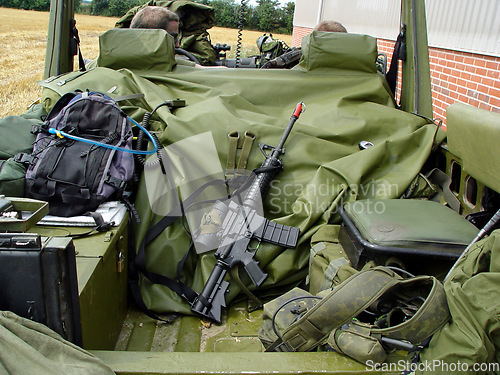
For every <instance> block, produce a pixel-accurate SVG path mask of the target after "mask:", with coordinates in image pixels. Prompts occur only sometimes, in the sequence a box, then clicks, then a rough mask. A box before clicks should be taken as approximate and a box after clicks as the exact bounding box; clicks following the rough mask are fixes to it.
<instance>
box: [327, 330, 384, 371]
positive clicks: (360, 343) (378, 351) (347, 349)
mask: <svg viewBox="0 0 500 375" xmlns="http://www.w3.org/2000/svg"><path fill="white" fill-rule="evenodd" d="M371 328H372V327H371V326H370V325H361V324H357V325H346V326H344V327H342V328H338V329H334V330H333V331H332V333H331V334H330V336H329V337H328V340H327V344H328V345H329V346H330V347H331V348H333V349H334V350H335V351H337V352H340V353H343V354H345V355H348V356H349V357H351V358H354V359H355V360H356V361H358V362H361V363H369V361H371V363H383V362H385V360H386V359H387V353H386V351H385V349H384V346H383V345H382V343H381V342H380V341H379V338H377V337H374V336H372V330H371Z"/></svg>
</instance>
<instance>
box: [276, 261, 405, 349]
mask: <svg viewBox="0 0 500 375" xmlns="http://www.w3.org/2000/svg"><path fill="white" fill-rule="evenodd" d="M397 279H400V276H398V275H397V274H396V273H395V272H393V271H391V270H390V269H388V268H384V267H376V268H373V269H371V270H367V271H361V272H359V273H357V274H355V275H353V276H351V277H350V278H348V279H347V280H346V281H344V282H343V283H342V284H340V285H338V286H337V287H336V288H335V289H333V290H332V291H331V292H330V294H328V295H327V296H326V297H325V298H323V299H322V300H321V301H320V302H318V304H317V305H316V306H314V307H313V308H312V309H310V310H309V311H308V312H307V313H306V314H305V315H304V316H303V317H302V318H301V319H299V320H298V321H297V322H295V323H293V324H292V325H291V326H289V327H288V328H287V329H286V330H285V331H284V332H283V335H282V340H283V343H284V344H285V345H284V347H286V348H287V349H288V350H289V351H294V352H295V351H301V352H304V351H309V350H312V349H314V348H316V347H317V346H318V345H319V344H320V343H321V342H323V341H324V340H325V339H326V338H327V337H328V335H329V334H330V332H331V331H332V330H333V329H334V328H337V327H340V326H342V325H344V324H345V323H347V322H348V321H350V320H351V319H352V318H353V317H356V316H358V315H359V313H361V312H362V311H363V310H365V309H366V308H368V306H370V305H371V303H372V302H373V301H375V300H377V299H378V298H379V297H380V296H382V295H383V293H384V292H385V290H386V289H387V288H388V287H391V286H393V285H395V284H396V282H397Z"/></svg>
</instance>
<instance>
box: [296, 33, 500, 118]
mask: <svg viewBox="0 0 500 375" xmlns="http://www.w3.org/2000/svg"><path fill="white" fill-rule="evenodd" d="M309 32H311V29H309V28H305V27H294V30H293V35H292V45H293V46H300V40H301V39H302V37H303V36H305V35H307V34H308V33H309ZM393 48H394V41H390V40H383V39H379V40H378V49H379V52H383V53H385V54H386V55H387V57H388V61H389V64H390V61H391V57H392V51H393ZM429 61H430V69H431V85H432V99H433V107H434V117H436V118H441V119H443V120H444V119H445V115H446V108H447V107H448V106H449V105H450V104H453V103H455V102H460V103H465V104H469V105H472V106H475V107H479V108H484V109H486V110H488V111H493V112H497V113H500V57H492V56H486V55H478V54H473V53H468V52H459V51H453V50H446V49H442V48H434V47H430V48H429ZM400 72H401V70H400Z"/></svg>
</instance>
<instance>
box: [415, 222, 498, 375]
mask: <svg viewBox="0 0 500 375" xmlns="http://www.w3.org/2000/svg"><path fill="white" fill-rule="evenodd" d="M499 282H500V230H496V231H494V232H493V233H492V234H491V235H490V236H489V237H488V238H485V239H483V240H481V241H479V242H477V243H476V244H474V245H473V246H472V247H471V249H470V250H469V252H468V253H467V255H466V256H465V257H464V258H463V259H462V260H461V261H460V262H459V263H458V264H457V265H456V267H455V268H454V270H453V272H452V273H451V274H450V276H448V278H447V280H446V282H445V283H444V289H445V291H446V299H447V302H448V306H449V308H450V314H451V319H450V321H449V322H448V323H447V324H446V325H445V326H444V327H443V328H442V329H441V330H440V331H439V332H437V333H436V334H435V335H434V336H433V338H432V340H431V341H430V343H429V346H428V347H427V348H426V349H424V350H423V351H422V352H421V353H420V362H419V363H417V364H416V368H417V369H418V371H417V372H416V373H417V374H419V375H421V374H426V375H427V374H429V375H430V374H435V373H437V372H439V374H443V375H448V374H450V375H451V374H498V373H499V371H500V368H499V365H498V364H499V363H500V288H499ZM459 363H460V364H461V365H460V366H459V365H458V364H459ZM427 364H438V366H437V367H434V366H430V367H429V366H427V367H426V365H427ZM488 366H489V367H488ZM495 366H496V367H495ZM488 369H489V370H488Z"/></svg>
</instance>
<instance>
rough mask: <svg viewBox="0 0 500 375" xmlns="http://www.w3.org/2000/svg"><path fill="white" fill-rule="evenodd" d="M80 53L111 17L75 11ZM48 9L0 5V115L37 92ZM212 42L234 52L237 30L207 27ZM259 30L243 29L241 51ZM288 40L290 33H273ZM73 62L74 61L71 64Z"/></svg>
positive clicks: (21, 108)
mask: <svg viewBox="0 0 500 375" xmlns="http://www.w3.org/2000/svg"><path fill="white" fill-rule="evenodd" d="M75 18H76V23H77V28H78V30H79V34H80V40H81V49H82V54H83V56H84V57H85V58H88V59H93V58H95V57H97V55H98V52H99V47H98V46H99V43H98V40H99V35H100V34H102V33H103V32H104V31H106V30H108V29H110V28H112V27H113V26H114V23H115V22H116V19H115V18H108V17H96V16H87V15H78V14H77V15H76V17H75ZM48 21H49V13H47V12H34V11H25V10H18V9H8V8H0V118H1V117H5V116H7V115H11V114H16V115H17V114H21V113H23V112H25V110H26V108H27V107H28V106H29V105H30V104H31V103H32V102H33V101H35V100H37V99H38V98H39V96H40V94H41V88H40V86H38V85H37V84H36V81H37V80H40V79H42V76H43V66H44V62H45V47H46V40H47V26H48ZM210 35H211V39H212V43H213V44H215V43H226V44H229V45H231V52H230V53H229V54H228V57H231V56H232V55H234V51H235V48H236V42H237V30H233V29H224V28H219V27H215V28H213V29H210ZM261 35H262V33H261V32H257V31H244V32H243V41H242V55H243V56H245V55H251V54H256V53H257V47H256V44H255V41H256V40H257V38H258V37H259V36H261ZM274 36H275V38H279V39H282V40H284V41H285V42H286V43H287V44H291V36H290V35H274ZM76 65H77V62H76V63H75V66H76Z"/></svg>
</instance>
